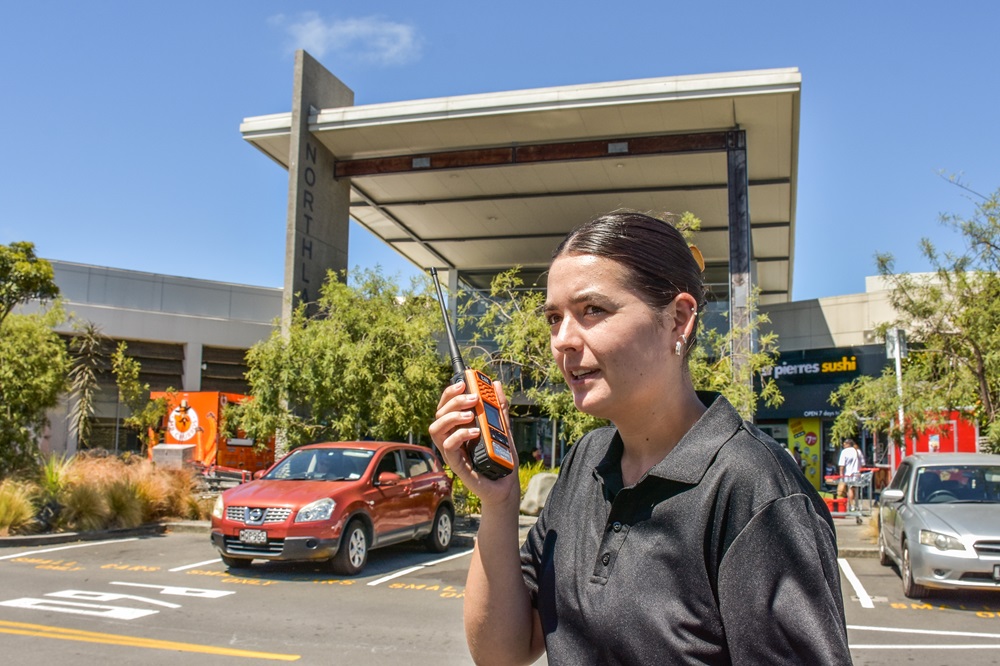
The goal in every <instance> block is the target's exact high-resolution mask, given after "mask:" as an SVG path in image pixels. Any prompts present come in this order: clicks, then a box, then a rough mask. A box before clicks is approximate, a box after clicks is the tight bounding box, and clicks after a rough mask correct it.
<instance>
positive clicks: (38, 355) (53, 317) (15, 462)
mask: <svg viewBox="0 0 1000 666" xmlns="http://www.w3.org/2000/svg"><path fill="white" fill-rule="evenodd" d="M62 319H63V312H62V309H61V308H60V307H59V306H58V305H57V306H56V307H54V308H52V309H50V310H48V311H47V312H44V313H41V314H32V315H16V314H12V315H9V316H8V317H6V319H4V320H3V321H2V322H0V477H2V476H5V475H9V474H13V473H15V472H17V471H19V470H25V469H30V468H31V467H32V466H33V465H34V464H35V462H36V458H37V456H38V439H39V438H40V437H41V435H42V434H43V432H44V431H45V427H46V426H47V425H48V420H47V418H46V416H45V413H46V411H47V410H48V409H50V408H52V407H55V406H56V404H57V403H58V400H59V395H60V394H61V393H62V392H63V390H64V389H65V386H66V373H67V371H68V369H69V356H68V354H67V352H66V345H65V344H63V342H62V340H60V339H59V336H58V335H57V334H56V333H55V331H54V330H53V327H55V326H56V325H57V324H58V323H59V322H60V321H62Z"/></svg>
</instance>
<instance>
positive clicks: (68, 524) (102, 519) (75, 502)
mask: <svg viewBox="0 0 1000 666" xmlns="http://www.w3.org/2000/svg"><path fill="white" fill-rule="evenodd" d="M62 505H63V510H62V513H61V514H60V515H59V525H60V526H61V527H63V528H65V529H68V530H73V531H76V532H91V531H94V530H100V529H104V527H105V526H106V525H107V523H108V515H109V512H110V510H109V508H108V501H107V499H106V498H105V496H104V493H103V492H102V491H101V487H100V486H98V485H96V484H89V483H74V484H72V485H70V486H69V487H68V488H67V489H66V491H65V492H64V493H63V499H62Z"/></svg>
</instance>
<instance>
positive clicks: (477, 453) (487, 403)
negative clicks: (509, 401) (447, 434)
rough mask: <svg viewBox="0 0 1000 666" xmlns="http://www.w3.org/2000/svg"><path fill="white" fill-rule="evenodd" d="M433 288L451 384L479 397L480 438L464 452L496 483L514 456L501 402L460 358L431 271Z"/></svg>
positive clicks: (489, 384)
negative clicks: (463, 385) (447, 353)
mask: <svg viewBox="0 0 1000 666" xmlns="http://www.w3.org/2000/svg"><path fill="white" fill-rule="evenodd" d="M431 277H432V278H433V279H434V288H435V289H436V290H437V298H438V304H439V305H440V306H441V316H443V317H444V330H445V334H446V335H447V336H448V351H449V352H450V353H451V367H452V371H453V372H454V373H455V374H454V375H453V376H452V378H451V382H452V383H453V384H457V383H458V382H460V381H464V382H465V392H466V393H468V394H472V395H476V396H478V397H479V402H477V403H476V404H475V406H474V407H473V408H472V409H473V413H474V414H475V417H476V425H477V426H479V433H480V434H479V438H478V439H474V440H470V441H468V442H466V445H465V446H466V449H467V451H468V453H469V459H470V460H471V461H472V467H473V468H474V469H475V470H476V471H477V472H479V473H480V474H482V475H483V476H485V477H486V478H488V479H499V478H501V477H504V476H507V475H508V474H510V473H511V472H512V471H513V470H514V456H513V454H512V453H511V443H510V433H508V432H507V427H506V426H505V425H504V420H503V416H502V415H501V413H500V401H499V400H498V399H497V394H496V391H495V390H493V382H492V381H491V380H490V378H489V377H487V376H486V375H484V374H483V373H481V372H479V371H477V370H472V369H471V368H466V367H465V363H464V362H463V361H462V355H461V353H459V351H458V343H457V342H455V333H454V331H452V328H451V321H450V320H449V319H448V310H447V309H446V308H445V305H444V303H445V301H444V296H443V295H442V294H441V283H440V282H439V281H438V276H437V270H436V269H434V268H431Z"/></svg>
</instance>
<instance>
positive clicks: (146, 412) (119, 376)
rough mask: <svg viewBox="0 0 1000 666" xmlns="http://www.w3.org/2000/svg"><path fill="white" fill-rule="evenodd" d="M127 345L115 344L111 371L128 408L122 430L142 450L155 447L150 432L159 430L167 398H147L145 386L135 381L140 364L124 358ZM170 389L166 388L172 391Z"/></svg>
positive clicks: (137, 378) (129, 358)
mask: <svg viewBox="0 0 1000 666" xmlns="http://www.w3.org/2000/svg"><path fill="white" fill-rule="evenodd" d="M127 352H128V345H127V344H126V343H125V342H119V343H118V348H117V349H115V351H114V353H113V354H112V355H111V372H112V373H113V374H114V376H115V383H116V384H117V385H118V395H119V397H120V398H121V401H122V402H123V403H125V406H126V407H128V409H129V415H128V416H127V417H126V418H125V419H124V421H123V423H124V425H125V427H126V428H130V429H132V430H134V431H135V432H136V434H137V436H138V438H139V441H140V442H141V443H142V446H143V449H146V448H147V447H149V446H153V445H155V443H156V442H154V441H151V440H150V432H153V433H154V435H153V436H154V437H155V433H156V432H157V431H159V430H160V429H161V428H162V425H163V417H164V416H166V415H167V404H168V399H167V398H162V397H161V398H157V399H156V400H150V399H149V384H143V383H142V382H140V381H139V373H140V372H142V365H141V364H140V363H139V361H137V360H136V359H134V358H132V357H131V356H129V355H128V353H127ZM172 391H173V389H167V392H168V393H169V392H172Z"/></svg>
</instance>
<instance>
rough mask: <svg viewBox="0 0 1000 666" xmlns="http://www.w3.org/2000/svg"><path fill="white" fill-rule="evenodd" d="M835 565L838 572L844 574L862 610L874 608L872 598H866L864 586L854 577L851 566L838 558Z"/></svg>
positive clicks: (866, 593)
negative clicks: (837, 566)
mask: <svg viewBox="0 0 1000 666" xmlns="http://www.w3.org/2000/svg"><path fill="white" fill-rule="evenodd" d="M837 564H839V565H840V570H841V571H843V572H844V576H845V577H846V578H847V580H848V581H849V582H850V583H851V586H852V587H853V588H854V594H856V595H857V597H858V603H860V604H861V607H862V608H875V603H874V602H873V601H872V598H871V597H870V596H868V592H867V591H865V586H864V585H862V584H861V580H860V579H859V578H858V577H857V575H855V573H854V570H853V569H851V565H850V564H848V563H847V560H845V559H844V558H838V559H837Z"/></svg>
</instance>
